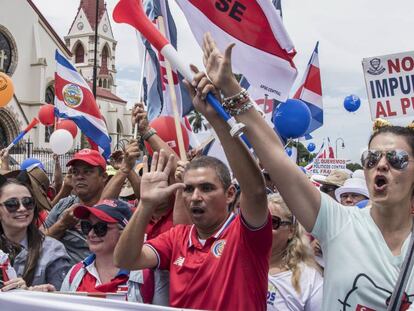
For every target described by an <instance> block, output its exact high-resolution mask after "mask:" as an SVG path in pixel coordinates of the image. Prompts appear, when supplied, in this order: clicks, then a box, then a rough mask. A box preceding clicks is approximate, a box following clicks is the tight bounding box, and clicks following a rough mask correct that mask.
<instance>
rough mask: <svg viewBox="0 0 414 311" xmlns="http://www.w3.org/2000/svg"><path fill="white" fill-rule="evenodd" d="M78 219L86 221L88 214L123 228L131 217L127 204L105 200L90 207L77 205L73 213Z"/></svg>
mask: <svg viewBox="0 0 414 311" xmlns="http://www.w3.org/2000/svg"><path fill="white" fill-rule="evenodd" d="M73 213H74V215H75V216H76V217H77V218H79V219H87V218H88V217H89V216H90V214H92V215H94V216H96V217H97V218H99V219H100V220H102V221H104V222H107V223H110V224H116V223H118V224H120V225H121V226H122V227H125V226H126V225H127V223H128V221H129V219H130V218H131V216H132V211H131V208H130V207H129V205H128V203H126V202H124V201H121V200H114V199H106V200H102V201H100V202H98V203H97V204H95V205H94V206H92V207H89V206H86V205H79V206H77V207H76V208H75V210H74V211H73Z"/></svg>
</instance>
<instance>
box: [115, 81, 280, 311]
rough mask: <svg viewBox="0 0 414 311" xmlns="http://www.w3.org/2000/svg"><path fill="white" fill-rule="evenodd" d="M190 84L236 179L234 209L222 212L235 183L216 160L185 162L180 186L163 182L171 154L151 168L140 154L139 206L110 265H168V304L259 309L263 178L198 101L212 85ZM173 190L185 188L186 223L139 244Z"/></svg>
mask: <svg viewBox="0 0 414 311" xmlns="http://www.w3.org/2000/svg"><path fill="white" fill-rule="evenodd" d="M193 87H196V89H197V94H195V90H194V89H193V88H191V92H192V95H193V97H194V100H193V102H194V106H195V107H196V109H197V110H198V111H200V112H201V113H203V115H204V116H205V117H206V118H207V119H208V121H209V122H210V124H211V125H212V126H213V127H214V129H215V131H216V133H217V134H218V136H219V138H220V141H221V143H222V145H223V147H224V150H225V152H226V156H227V158H228V160H229V163H230V166H231V168H232V170H233V173H234V175H235V177H236V178H237V180H238V181H239V183H240V188H241V191H242V195H241V200H240V211H241V212H240V215H237V216H236V215H235V214H233V213H231V212H229V206H230V204H231V202H233V200H234V197H235V193H236V189H235V187H234V186H233V185H232V184H231V177H230V173H229V170H228V168H227V167H226V166H225V165H224V164H223V163H222V162H221V161H219V160H218V159H215V158H212V157H200V158H198V159H196V160H194V161H193V162H191V163H190V164H189V166H188V167H187V168H186V170H185V173H184V184H180V183H177V184H173V185H168V176H169V174H170V172H171V169H172V167H173V161H174V159H173V157H172V156H170V157H169V159H168V161H167V158H166V155H165V153H164V152H163V151H161V153H160V154H159V155H158V153H154V157H153V159H152V163H151V168H150V169H148V164H147V163H146V162H147V161H146V159H144V163H145V164H144V174H143V176H142V180H141V201H140V206H139V208H138V210H137V212H136V213H134V215H133V217H132V218H131V221H130V223H129V224H128V225H127V227H126V228H125V230H124V232H123V233H122V235H121V238H120V240H119V242H118V244H117V247H116V248H115V258H114V259H115V263H116V264H117V265H118V266H119V267H122V268H127V269H143V268H157V267H158V268H159V269H165V270H169V271H170V305H171V306H174V307H182V308H194V309H210V310H212V309H214V310H265V309H266V294H267V272H268V268H269V263H268V259H269V255H270V249H271V244H272V229H271V221H270V220H269V219H270V216H269V212H268V209H267V200H266V192H265V184H264V179H263V176H262V174H261V172H260V169H259V167H258V166H257V164H256V162H255V161H254V160H253V158H252V157H251V155H250V153H249V151H248V150H247V148H246V147H245V146H244V145H243V144H242V142H241V141H240V139H239V138H234V137H232V136H230V134H229V129H228V125H227V124H226V122H225V121H224V120H223V119H221V118H220V117H219V116H218V115H217V114H216V112H215V111H214V109H213V108H212V107H211V106H210V105H209V104H207V103H206V102H205V101H204V99H205V96H206V94H207V93H208V92H209V91H214V87H213V86H212V85H211V84H210V82H209V81H208V79H207V77H206V76H205V74H204V73H197V74H196V75H195V79H194V81H193ZM229 95H232V94H228V95H227V96H229ZM225 96H226V94H225ZM177 189H184V191H183V196H184V202H185V205H186V208H187V211H188V213H189V214H190V217H191V220H192V222H193V225H177V226H175V227H174V228H172V229H170V230H169V231H167V232H165V233H163V234H161V235H160V236H158V237H156V238H154V239H152V240H151V241H148V242H147V243H145V244H144V235H145V228H146V227H147V225H148V223H149V221H150V219H151V215H152V213H153V211H154V209H156V208H157V206H158V205H159V204H161V203H162V202H163V200H164V198H165V197H168V196H169V195H171V193H173V192H175V191H176V190H177ZM136 246H138V247H136Z"/></svg>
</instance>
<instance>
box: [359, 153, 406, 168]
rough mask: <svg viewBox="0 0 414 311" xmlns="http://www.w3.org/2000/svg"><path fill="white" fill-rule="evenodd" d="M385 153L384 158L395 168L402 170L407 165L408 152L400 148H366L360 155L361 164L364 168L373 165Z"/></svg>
mask: <svg viewBox="0 0 414 311" xmlns="http://www.w3.org/2000/svg"><path fill="white" fill-rule="evenodd" d="M384 154H385V159H386V160H387V162H388V163H389V164H390V165H391V167H392V168H394V169H396V170H403V169H405V168H406V167H407V165H408V162H410V161H411V160H410V159H409V155H408V152H407V151H405V150H401V149H395V150H386V151H381V150H366V151H364V153H363V154H362V156H361V164H362V166H363V167H364V168H365V169H371V168H373V167H375V166H376V165H377V164H378V162H379V161H380V160H381V158H382V156H383V155H384Z"/></svg>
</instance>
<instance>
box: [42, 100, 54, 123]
mask: <svg viewBox="0 0 414 311" xmlns="http://www.w3.org/2000/svg"><path fill="white" fill-rule="evenodd" d="M38 117H39V121H40V123H42V124H43V125H45V126H49V125H53V123H55V106H53V105H50V104H45V105H43V106H42V107H40V109H39V113H38Z"/></svg>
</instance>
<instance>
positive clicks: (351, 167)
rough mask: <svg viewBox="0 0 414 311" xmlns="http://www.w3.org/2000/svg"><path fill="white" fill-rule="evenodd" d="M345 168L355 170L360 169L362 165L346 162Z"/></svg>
mask: <svg viewBox="0 0 414 311" xmlns="http://www.w3.org/2000/svg"><path fill="white" fill-rule="evenodd" d="M346 168H347V169H349V170H351V171H353V172H355V171H356V170H362V166H361V165H360V164H358V163H348V164H347V165H346Z"/></svg>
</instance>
